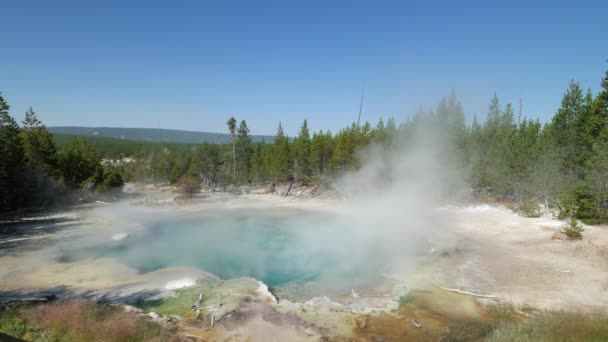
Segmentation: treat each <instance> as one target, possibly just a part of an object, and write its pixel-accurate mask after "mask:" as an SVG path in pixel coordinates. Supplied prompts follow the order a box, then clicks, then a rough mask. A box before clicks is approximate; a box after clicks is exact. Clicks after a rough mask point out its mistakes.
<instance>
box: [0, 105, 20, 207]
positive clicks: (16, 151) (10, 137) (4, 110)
mask: <svg viewBox="0 0 608 342" xmlns="http://www.w3.org/2000/svg"><path fill="white" fill-rule="evenodd" d="M9 109H10V107H9V105H8V103H6V101H5V100H4V98H3V97H2V95H1V94H0V156H1V158H0V211H7V210H11V209H15V208H17V207H19V206H21V205H23V204H24V203H25V196H24V194H23V192H22V188H23V185H24V178H23V172H24V170H25V162H24V152H23V145H22V142H21V139H20V137H19V125H18V124H17V121H15V119H13V118H12V117H11V116H10V115H9V112H8V111H9Z"/></svg>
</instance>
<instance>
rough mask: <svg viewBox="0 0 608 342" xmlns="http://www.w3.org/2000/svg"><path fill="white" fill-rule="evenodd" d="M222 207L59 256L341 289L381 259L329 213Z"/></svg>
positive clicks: (378, 266) (380, 266) (373, 272)
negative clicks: (246, 210) (261, 211)
mask: <svg viewBox="0 0 608 342" xmlns="http://www.w3.org/2000/svg"><path fill="white" fill-rule="evenodd" d="M223 214H227V213H223ZM223 214H222V215H214V216H202V217H197V218H187V219H184V218H172V219H170V220H169V219H166V218H165V219H159V220H156V221H152V222H147V223H144V227H145V229H143V230H140V231H137V232H132V233H131V236H130V237H129V238H127V239H125V240H122V241H104V242H103V243H98V244H94V245H93V246H92V247H91V246H87V247H84V245H83V248H80V249H76V250H74V249H70V250H69V251H68V250H64V251H62V253H61V255H60V260H62V261H75V260H82V259H86V258H97V257H111V258H115V259H117V260H118V261H120V262H122V263H125V264H127V265H129V266H131V267H133V268H135V269H137V270H139V271H140V272H142V273H145V272H150V271H154V270H158V269H161V268H165V267H170V266H194V267H197V268H200V269H202V270H205V271H207V272H210V273H213V274H215V275H217V276H219V277H220V278H223V279H230V278H238V277H253V278H256V279H259V280H262V281H263V282H264V283H266V284H268V285H271V286H275V287H278V286H281V285H285V284H293V283H309V282H314V283H315V284H317V285H318V286H320V287H323V288H326V289H328V290H330V289H331V290H345V291H350V289H352V288H356V287H357V286H365V285H367V284H369V282H370V281H374V280H375V279H377V278H378V277H379V275H380V274H381V272H382V271H383V270H384V266H385V265H386V258H387V256H386V255H385V252H384V249H383V248H382V247H381V246H377V248H370V246H369V245H367V242H365V248H359V246H361V243H363V241H357V240H356V238H354V236H353V235H352V234H350V232H349V229H348V228H349V227H347V226H346V225H341V224H339V223H337V221H336V220H334V219H332V218H331V217H326V216H314V215H302V214H299V215H289V216H285V215H282V216H277V215H260V214H247V215H242V214H240V215H238V216H237V215H234V213H233V212H231V213H228V214H227V215H223Z"/></svg>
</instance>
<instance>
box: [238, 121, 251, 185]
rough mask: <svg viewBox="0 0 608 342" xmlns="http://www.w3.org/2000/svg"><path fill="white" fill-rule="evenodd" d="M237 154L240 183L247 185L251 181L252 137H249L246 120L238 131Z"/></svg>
mask: <svg viewBox="0 0 608 342" xmlns="http://www.w3.org/2000/svg"><path fill="white" fill-rule="evenodd" d="M236 153H237V158H236V159H237V169H238V172H237V173H238V181H239V183H241V184H243V183H247V182H248V181H249V166H250V164H249V162H250V158H251V137H250V136H249V128H248V127H247V122H245V120H242V121H241V123H240V125H239V129H238V131H237V138H236Z"/></svg>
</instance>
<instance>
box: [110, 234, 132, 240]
mask: <svg viewBox="0 0 608 342" xmlns="http://www.w3.org/2000/svg"><path fill="white" fill-rule="evenodd" d="M129 236H131V235H129V234H127V233H120V234H116V235H114V236H112V240H114V241H120V240H124V239H126V238H128V237H129Z"/></svg>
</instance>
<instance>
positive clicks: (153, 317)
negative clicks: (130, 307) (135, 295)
mask: <svg viewBox="0 0 608 342" xmlns="http://www.w3.org/2000/svg"><path fill="white" fill-rule="evenodd" d="M148 316H150V318H152V319H154V320H156V319H159V318H160V315H159V314H157V313H156V312H154V311H152V312H149V313H148Z"/></svg>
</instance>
